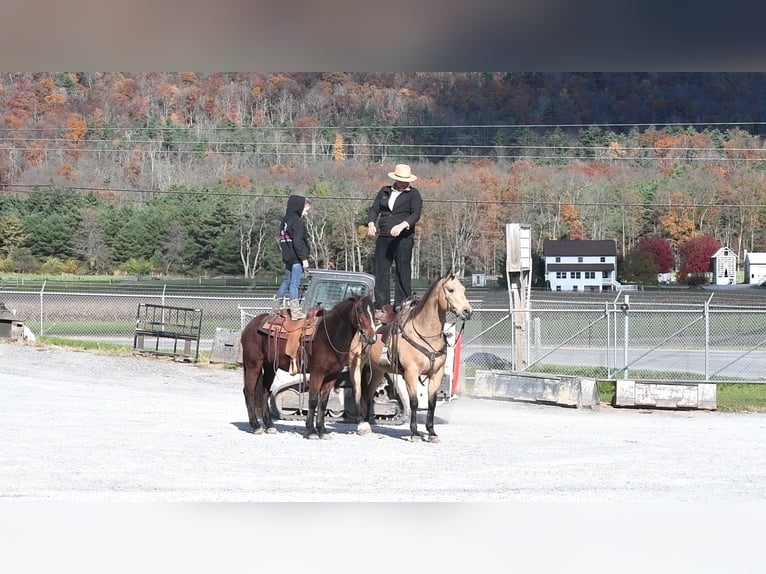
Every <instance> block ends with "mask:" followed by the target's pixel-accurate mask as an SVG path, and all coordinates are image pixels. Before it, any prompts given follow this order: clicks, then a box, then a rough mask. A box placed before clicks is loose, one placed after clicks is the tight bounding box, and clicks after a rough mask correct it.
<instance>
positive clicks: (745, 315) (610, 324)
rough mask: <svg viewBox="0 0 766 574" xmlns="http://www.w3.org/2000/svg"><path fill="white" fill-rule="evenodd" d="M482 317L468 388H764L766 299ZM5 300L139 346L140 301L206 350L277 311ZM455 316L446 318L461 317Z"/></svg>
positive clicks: (688, 297)
mask: <svg viewBox="0 0 766 574" xmlns="http://www.w3.org/2000/svg"><path fill="white" fill-rule="evenodd" d="M469 299H470V300H471V303H472V304H473V305H474V315H473V317H472V318H471V319H470V320H469V321H466V322H464V323H461V322H458V324H457V329H458V331H461V330H462V348H461V354H460V356H461V369H460V373H461V379H463V380H464V381H470V380H472V379H473V377H474V373H475V371H476V370H477V369H482V370H487V369H490V370H492V369H502V370H516V371H531V372H547V373H556V374H562V375H571V376H587V377H594V378H598V379H607V380H609V379H616V378H635V379H642V378H643V379H657V380H700V381H716V382H763V381H764V380H766V293H764V294H761V295H757V296H752V294H749V295H746V296H745V295H743V294H742V293H739V294H737V293H730V294H723V295H721V294H718V293H716V294H711V293H708V292H704V291H701V292H695V293H691V292H690V293H683V292H676V293H673V294H665V295H661V296H660V295H656V294H651V293H644V292H633V291H632V292H630V293H627V294H626V293H622V292H621V293H607V294H598V295H588V294H585V293H582V294H576V295H571V294H559V293H551V292H542V293H539V294H537V293H536V294H534V296H533V298H532V299H533V300H532V302H531V303H530V304H529V305H528V308H526V309H517V310H515V311H513V312H511V311H510V310H509V308H508V303H507V302H505V303H503V302H502V299H503V294H502V293H500V294H498V293H495V295H494V296H491V297H483V296H481V295H477V294H475V293H474V294H469ZM0 302H2V303H4V304H5V306H6V307H7V308H8V309H15V310H16V316H17V317H18V318H20V319H21V320H23V321H24V322H25V324H26V325H27V326H28V327H29V328H30V329H31V330H32V332H33V333H34V334H35V335H37V336H48V337H62V338H67V339H79V340H84V341H94V342H101V343H112V344H118V345H126V346H129V347H132V345H133V338H134V333H135V327H136V314H137V310H138V307H139V304H141V303H144V304H146V303H150V304H156V305H167V306H175V307H188V308H193V309H201V310H202V321H201V332H200V345H199V348H200V351H210V350H211V349H212V345H213V341H214V338H215V333H216V329H217V328H223V329H232V330H239V329H241V328H242V321H243V320H244V319H243V318H244V317H245V316H249V317H251V316H253V315H256V314H258V313H260V312H266V311H268V310H270V309H271V302H272V297H271V296H270V295H268V296H266V295H259V294H256V293H254V292H252V293H249V292H243V293H236V294H229V295H222V294H219V293H216V294H209V293H207V294H206V293H202V292H195V293H182V292H172V293H171V292H167V291H166V290H165V289H163V290H162V291H159V292H158V291H144V292H131V293H126V292H114V293H106V292H75V291H46V290H44V289H41V290H39V291H28V290H27V291H24V290H8V289H1V290H0ZM454 319H455V317H454V316H451V315H450V316H448V320H454Z"/></svg>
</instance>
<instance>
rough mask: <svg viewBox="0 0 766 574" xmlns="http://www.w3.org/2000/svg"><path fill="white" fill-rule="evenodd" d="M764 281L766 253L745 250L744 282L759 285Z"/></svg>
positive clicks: (765, 278)
mask: <svg viewBox="0 0 766 574" xmlns="http://www.w3.org/2000/svg"><path fill="white" fill-rule="evenodd" d="M764 282H766V253H762V252H761V253H748V252H747V251H745V283H751V284H753V285H761V284H762V283H764Z"/></svg>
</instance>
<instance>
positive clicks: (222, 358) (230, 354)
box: [209, 327, 242, 364]
mask: <svg viewBox="0 0 766 574" xmlns="http://www.w3.org/2000/svg"><path fill="white" fill-rule="evenodd" d="M240 333H241V331H240V330H239V329H224V328H222V327H216V329H215V337H214V338H213V348H212V350H211V351H210V359H209V360H210V362H211V363H228V364H239V363H242V345H241V344H240V341H239V336H240Z"/></svg>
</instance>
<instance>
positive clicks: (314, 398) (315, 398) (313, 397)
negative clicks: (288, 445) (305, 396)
mask: <svg viewBox="0 0 766 574" xmlns="http://www.w3.org/2000/svg"><path fill="white" fill-rule="evenodd" d="M318 406H319V382H317V377H315V376H314V375H313V373H312V375H311V376H310V377H309V408H308V413H307V414H306V438H307V439H311V440H316V439H318V438H319V433H317V428H316V425H315V424H314V417H315V416H318V415H317V407H318Z"/></svg>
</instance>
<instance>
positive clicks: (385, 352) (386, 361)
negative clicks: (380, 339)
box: [378, 347, 391, 367]
mask: <svg viewBox="0 0 766 574" xmlns="http://www.w3.org/2000/svg"><path fill="white" fill-rule="evenodd" d="M378 362H379V363H380V364H381V365H383V366H384V367H388V366H390V365H391V361H390V360H389V358H388V347H383V350H382V351H381V352H380V359H378Z"/></svg>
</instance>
